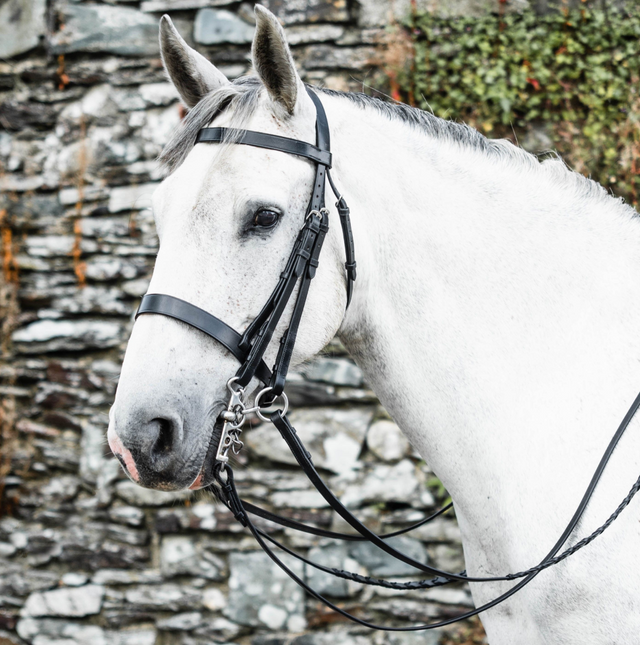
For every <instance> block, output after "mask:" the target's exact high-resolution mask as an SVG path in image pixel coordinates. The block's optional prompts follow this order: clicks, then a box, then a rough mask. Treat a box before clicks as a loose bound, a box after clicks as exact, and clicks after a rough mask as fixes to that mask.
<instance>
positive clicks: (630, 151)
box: [390, 8, 640, 202]
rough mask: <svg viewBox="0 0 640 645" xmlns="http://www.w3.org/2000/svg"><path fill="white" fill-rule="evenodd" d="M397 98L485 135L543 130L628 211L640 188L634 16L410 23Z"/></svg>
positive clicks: (527, 15)
mask: <svg viewBox="0 0 640 645" xmlns="http://www.w3.org/2000/svg"><path fill="white" fill-rule="evenodd" d="M404 28H405V29H404V37H405V38H406V37H407V36H408V37H409V38H410V40H411V44H412V46H413V47H412V51H413V56H412V57H411V60H410V64H409V65H403V66H401V68H400V69H396V70H393V69H392V70H391V73H390V78H391V80H392V85H394V84H395V85H396V87H395V89H396V90H398V92H397V93H398V94H399V96H400V97H401V98H402V99H404V100H406V101H408V102H411V103H414V104H417V105H418V106H419V107H421V108H423V109H427V110H433V112H434V113H435V114H436V115H437V116H441V117H444V118H450V119H454V120H464V121H466V122H468V123H470V124H471V125H474V126H476V127H478V128H479V129H480V130H481V131H483V132H485V133H486V134H489V135H492V136H495V135H498V136H500V135H502V136H505V135H509V134H510V133H511V132H514V133H517V134H518V136H521V135H522V136H524V135H526V132H527V130H529V129H530V128H531V126H532V125H539V124H540V123H544V124H546V126H547V131H548V133H549V134H550V136H551V138H552V141H553V144H554V146H555V147H556V148H558V149H559V151H560V152H561V153H562V154H563V155H564V156H565V157H567V160H568V161H569V163H570V164H571V165H573V166H574V168H575V169H576V170H579V171H581V172H585V173H590V174H592V175H593V177H594V178H595V179H597V180H598V181H600V182H601V183H602V184H603V185H608V186H615V187H616V189H617V191H618V192H620V193H622V194H624V195H625V196H627V197H629V198H631V200H632V201H634V202H636V201H637V200H636V196H637V195H636V191H637V190H638V188H640V178H639V176H638V171H640V164H639V168H638V171H637V170H636V161H635V160H636V158H637V156H638V153H639V151H640V146H639V142H640V134H639V132H638V122H639V120H640V100H639V96H640V93H639V91H638V88H639V84H640V12H632V13H623V12H621V11H615V10H609V11H603V10H595V9H587V8H585V9H581V10H572V11H562V12H554V13H549V14H546V15H537V14H535V13H534V12H532V11H526V12H524V13H511V14H506V15H502V16H500V15H486V16H483V17H480V18H455V19H451V18H440V17H437V16H434V15H432V14H430V13H416V14H414V15H413V16H411V18H410V19H409V20H408V21H407V23H406V24H405V25H404Z"/></svg>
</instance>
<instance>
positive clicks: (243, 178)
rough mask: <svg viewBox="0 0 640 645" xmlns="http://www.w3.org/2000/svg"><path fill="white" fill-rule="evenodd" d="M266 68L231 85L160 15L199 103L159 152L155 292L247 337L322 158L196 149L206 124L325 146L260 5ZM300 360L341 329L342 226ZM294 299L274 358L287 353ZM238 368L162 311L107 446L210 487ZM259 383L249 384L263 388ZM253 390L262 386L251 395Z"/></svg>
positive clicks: (118, 406) (166, 49) (176, 77)
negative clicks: (209, 468)
mask: <svg viewBox="0 0 640 645" xmlns="http://www.w3.org/2000/svg"><path fill="white" fill-rule="evenodd" d="M256 19H257V25H256V31H255V36H254V40H253V45H252V61H253V67H254V70H255V74H256V75H255V76H250V77H244V78H240V79H237V80H236V81H234V82H230V81H229V80H228V79H227V78H226V77H225V76H224V75H223V74H222V73H221V72H220V71H219V70H218V69H217V68H216V67H215V66H214V65H212V64H211V63H210V62H209V61H207V60H206V59H205V58H204V57H203V56H201V55H200V54H198V53H197V52H196V51H194V50H193V49H191V48H190V47H189V46H188V45H187V44H186V43H185V42H184V40H183V39H182V38H181V37H180V35H179V34H178V32H177V31H176V29H175V27H174V26H173V24H172V23H171V20H170V19H169V18H168V17H167V16H164V17H163V18H162V20H161V23H160V48H161V53H162V59H163V62H164V65H165V68H166V71H167V73H168V75H169V77H170V79H171V81H172V82H173V84H174V85H175V87H176V89H177V91H178V92H179V94H180V96H181V97H182V100H183V101H184V103H185V104H186V105H187V107H188V108H189V112H188V114H187V116H186V118H185V119H184V121H183V123H182V125H181V126H180V128H179V130H178V132H177V133H176V134H175V135H174V137H173V139H172V140H171V141H170V142H169V144H168V145H167V147H166V148H165V150H164V152H163V155H162V158H161V160H162V161H163V162H164V164H165V166H166V167H167V168H168V170H169V171H170V174H168V176H167V177H166V178H165V179H164V181H163V182H162V183H161V184H160V186H159V187H158V188H157V190H156V191H155V194H154V197H153V213H154V218H155V223H156V227H157V233H158V238H159V252H158V256H157V260H156V264H155V267H154V271H153V276H152V279H151V283H150V286H149V293H161V294H168V295H170V296H173V297H175V298H180V299H182V300H185V301H187V302H189V303H193V304H194V305H196V306H198V307H200V308H201V309H204V310H206V311H208V312H211V313H213V314H215V315H216V316H217V317H219V318H220V319H222V320H223V321H225V322H226V323H227V324H228V325H230V326H231V327H233V328H234V329H236V330H238V331H239V332H242V331H243V330H245V329H246V328H247V326H248V325H249V324H250V323H251V321H252V320H253V319H254V318H255V317H256V316H257V314H258V313H259V312H260V310H261V308H262V306H263V305H264V303H265V301H266V300H267V298H268V297H269V295H270V294H271V292H272V290H273V289H274V287H275V285H276V284H277V282H278V279H279V276H280V274H281V272H282V271H283V268H284V266H285V264H286V262H287V259H288V256H289V254H290V251H291V248H292V245H293V243H294V240H295V239H296V235H297V233H298V231H299V230H300V228H301V227H302V225H303V223H304V221H305V215H306V208H307V204H308V202H309V196H310V194H311V191H312V186H313V182H314V176H315V175H314V164H313V163H311V162H309V161H308V160H306V159H304V158H302V157H298V156H293V155H289V154H284V153H282V152H279V151H275V150H267V149H260V148H256V147H250V146H235V145H230V144H229V143H221V144H217V145H210V144H206V143H199V144H197V145H194V142H195V139H196V135H197V133H198V131H199V130H200V129H202V128H203V127H207V126H216V127H227V128H239V127H242V128H245V129H250V130H254V131H257V132H263V133H268V134H274V135H279V136H285V137H289V138H292V139H297V140H302V141H306V142H309V143H315V123H316V110H315V107H314V105H313V102H312V100H311V99H310V97H309V95H308V94H307V92H306V90H305V86H304V85H303V83H302V81H301V80H300V77H299V75H298V73H297V72H296V69H295V65H294V62H293V58H292V56H291V52H290V50H289V47H288V45H287V43H286V39H285V35H284V32H283V29H282V27H281V26H280V24H279V23H278V20H277V19H276V18H275V16H274V15H273V14H271V13H270V12H269V11H267V10H266V9H264V8H263V7H261V6H257V7H256ZM322 257H323V261H322V263H321V264H320V267H319V269H318V272H317V277H316V278H315V280H314V281H313V286H312V288H311V289H310V293H309V296H308V299H307V303H306V306H305V310H304V316H303V318H302V321H301V325H300V329H299V333H298V337H297V342H296V345H295V351H294V354H293V359H292V363H293V364H295V363H299V362H301V361H304V360H306V359H308V358H310V357H312V356H313V355H315V354H316V353H318V352H319V351H320V350H321V349H322V348H323V347H324V346H325V345H326V343H327V342H328V341H329V340H330V339H331V338H332V337H333V336H334V335H335V333H336V332H337V330H338V329H339V327H340V324H341V322H342V319H343V316H344V312H345V305H346V294H345V279H344V269H343V263H344V250H343V248H342V242H341V237H340V231H339V229H337V228H336V227H333V228H331V229H330V230H329V233H328V234H327V239H326V242H325V244H324V251H323V254H322ZM293 302H294V299H293V298H292V299H291V300H290V302H289V304H288V307H287V310H285V312H284V314H283V316H282V318H281V320H280V323H279V324H278V327H277V328H276V331H275V333H274V336H273V339H274V340H273V341H272V342H271V344H270V346H269V347H268V349H267V352H266V353H265V356H264V359H265V361H266V362H267V364H270V363H271V362H272V361H273V359H274V357H275V356H276V354H277V349H278V348H277V345H278V342H277V340H278V339H279V338H280V337H281V336H282V334H283V332H284V331H285V329H286V321H287V320H288V319H289V317H290V313H291V309H292V307H293ZM237 367H238V364H237V361H236V359H235V358H234V357H233V356H232V355H231V353H230V352H228V351H227V350H226V349H225V348H224V347H223V346H222V345H221V344H220V343H218V342H216V340H214V339H213V338H210V337H207V336H206V335H205V334H203V333H202V332H200V331H198V330H197V329H194V328H193V327H190V326H189V325H186V324H184V323H183V322H180V321H178V320H173V319H170V318H167V317H164V316H140V317H139V318H138V320H137V321H136V323H135V325H134V327H133V332H132V334H131V338H130V340H129V344H128V347H127V351H126V355H125V359H124V363H123V366H122V373H121V376H120V381H119V384H118V389H117V393H116V398H115V403H114V405H113V407H112V409H111V413H110V423H109V431H108V439H109V445H110V446H111V449H112V451H113V452H114V454H115V455H116V456H117V457H118V458H119V460H120V461H121V463H122V465H123V467H124V469H125V470H126V472H127V474H128V475H129V476H130V477H131V478H132V479H133V480H134V481H136V482H137V483H138V484H140V485H142V486H145V487H149V488H158V489H162V490H178V489H183V488H187V487H191V488H197V487H201V486H205V485H207V483H209V482H208V481H206V476H203V473H204V471H205V468H204V467H205V465H206V464H205V461H207V460H208V459H209V457H207V455H208V454H209V453H210V451H209V446H210V442H211V438H212V435H213V433H214V428H215V427H216V423H217V420H218V418H219V416H220V413H221V411H222V410H223V409H224V407H225V405H226V400H227V398H228V392H227V388H226V385H227V382H228V381H229V379H230V377H232V376H233V375H234V373H235V372H236V370H237ZM257 384H258V383H257V381H256V380H255V379H254V380H253V381H252V382H251V385H250V386H249V388H248V390H255V389H256V388H257ZM248 393H250V392H248Z"/></svg>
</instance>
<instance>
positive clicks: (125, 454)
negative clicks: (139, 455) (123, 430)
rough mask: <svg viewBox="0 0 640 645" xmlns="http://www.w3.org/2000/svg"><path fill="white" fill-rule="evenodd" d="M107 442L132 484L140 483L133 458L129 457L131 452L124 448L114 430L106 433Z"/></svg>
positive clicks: (110, 429)
mask: <svg viewBox="0 0 640 645" xmlns="http://www.w3.org/2000/svg"><path fill="white" fill-rule="evenodd" d="M107 440H108V441H109V448H111V452H112V453H113V454H114V455H116V456H117V457H120V458H121V459H122V461H123V462H124V465H125V468H126V469H127V472H128V473H129V476H130V477H131V479H133V481H134V482H136V483H138V482H139V481H140V475H139V474H138V469H137V468H136V464H135V461H134V460H133V456H132V455H131V452H130V451H129V450H128V449H127V448H125V447H124V445H123V444H122V441H120V437H118V435H117V434H116V432H115V430H113V429H112V428H109V430H108V432H107Z"/></svg>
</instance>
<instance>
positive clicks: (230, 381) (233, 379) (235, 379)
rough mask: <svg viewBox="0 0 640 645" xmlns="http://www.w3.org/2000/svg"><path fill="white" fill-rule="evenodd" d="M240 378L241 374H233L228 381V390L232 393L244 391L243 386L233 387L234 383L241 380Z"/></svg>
mask: <svg viewBox="0 0 640 645" xmlns="http://www.w3.org/2000/svg"><path fill="white" fill-rule="evenodd" d="M239 380H240V377H239V376H233V377H231V378H230V379H229V380H228V381H227V390H229V392H231V394H237V393H238V392H242V391H244V388H243V387H240V386H239V387H238V389H237V390H234V389H233V387H232V386H233V385H234V383H235V382H236V381H239Z"/></svg>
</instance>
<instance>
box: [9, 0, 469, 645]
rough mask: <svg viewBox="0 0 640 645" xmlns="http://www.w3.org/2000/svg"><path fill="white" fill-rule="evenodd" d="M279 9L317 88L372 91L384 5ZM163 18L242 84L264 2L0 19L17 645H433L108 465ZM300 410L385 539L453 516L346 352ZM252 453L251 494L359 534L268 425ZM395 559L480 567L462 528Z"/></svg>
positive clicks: (442, 529) (160, 94) (464, 603)
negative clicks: (312, 594) (334, 511)
mask: <svg viewBox="0 0 640 645" xmlns="http://www.w3.org/2000/svg"><path fill="white" fill-rule="evenodd" d="M264 4H265V5H266V6H268V7H269V8H270V9H271V10H272V11H274V12H275V13H276V14H277V15H278V16H279V17H280V18H281V19H282V21H283V22H284V23H285V25H286V27H287V33H288V36H289V39H290V42H291V45H292V46H293V49H294V55H295V57H296V59H297V61H298V62H299V66H300V69H301V73H302V75H303V77H304V79H305V80H307V81H309V82H312V83H322V84H326V85H328V86H330V87H333V88H338V89H348V88H357V89H360V88H361V87H362V82H363V80H364V79H366V78H367V77H368V75H369V74H370V73H371V71H372V69H374V68H375V62H376V60H378V58H377V43H378V42H379V38H380V36H381V34H383V33H384V26H385V24H386V23H387V22H388V20H389V11H390V3H389V2H387V1H386V0H375V1H374V0H366V1H363V2H361V3H357V2H355V1H354V0H310V1H309V2H306V1H305V0H292V1H286V2H285V1H284V0H265V2H264ZM466 6H467V8H468V6H469V5H466ZM407 7H408V2H405V3H402V2H398V3H396V5H395V10H396V11H397V12H403V11H405V10H406V8H407ZM164 12H169V13H170V14H171V15H172V17H173V19H174V22H175V24H176V25H177V26H178V28H179V29H180V31H181V32H182V34H183V35H184V36H185V38H186V39H187V40H188V41H189V42H190V43H191V44H192V45H194V46H195V47H197V48H198V49H199V50H200V51H201V52H202V53H203V54H205V55H206V56H208V57H209V58H210V59H211V60H213V61H214V62H215V63H216V64H217V65H218V66H219V67H220V69H222V71H224V72H225V73H226V74H227V75H229V76H230V77H235V76H238V75H240V74H243V73H246V72H247V71H248V67H249V64H248V50H249V43H250V39H251V36H252V30H253V27H252V10H251V6H250V4H248V3H240V2H229V1H228V0H143V1H139V0H133V1H128V0H122V1H118V0H110V1H108V2H107V1H105V2H102V3H98V2H94V3H89V2H73V1H69V2H64V1H62V0H55V1H52V0H48V1H47V0H5V1H4V2H2V3H0V58H1V59H2V62H0V232H1V243H2V252H3V256H2V257H3V266H2V283H1V284H0V308H1V309H0V314H1V317H2V348H1V349H2V352H3V354H2V363H1V364H0V375H1V377H2V383H3V384H2V390H1V392H2V407H1V408H0V432H1V435H0V440H1V443H0V447H1V454H0V498H1V505H0V644H1V645H10V644H13V645H15V644H17V643H20V644H22V643H31V644H33V645H72V644H78V645H89V644H91V645H103V644H105V645H106V644H109V645H153V644H155V645H169V644H170V645H204V644H205V643H206V644H209V643H212V642H223V643H244V644H251V645H279V644H281V643H283V644H284V643H296V645H325V644H327V645H328V644H329V643H331V645H339V644H345V645H347V644H351V643H354V644H357V645H365V644H367V643H375V644H377V645H382V644H392V643H393V644H396V645H404V644H407V645H409V644H412V643H437V642H439V640H440V638H441V637H443V634H442V633H440V632H438V633H435V632H428V633H425V634H422V635H416V634H407V635H402V634H400V635H386V634H383V633H380V632H370V631H368V630H365V629H359V628H356V627H354V626H352V625H350V624H347V623H345V622H343V621H341V620H339V619H337V618H336V616H335V615H333V614H331V613H328V612H327V611H325V610H324V609H323V608H322V607H321V606H319V605H318V604H317V603H316V602H315V601H314V600H313V599H311V598H307V597H305V596H304V594H303V593H302V592H301V590H299V589H298V588H297V587H296V586H295V585H293V583H291V582H290V581H289V580H288V579H286V578H284V577H283V575H282V574H281V573H280V571H279V570H278V569H276V568H274V566H273V565H271V564H270V562H269V561H268V560H267V558H266V556H264V555H263V554H262V553H261V552H258V551H256V544H255V543H254V541H253V540H252V539H251V538H250V536H248V535H247V534H246V533H244V532H243V531H242V530H241V529H240V527H239V526H238V525H236V524H235V522H234V521H233V519H232V518H231V517H230V516H229V514H228V513H227V512H225V511H224V509H223V508H221V507H219V506H216V505H215V504H214V503H213V501H212V499H211V498H210V497H209V496H207V495H206V494H203V493H196V494H188V493H179V494H170V493H160V492H155V491H149V490H145V489H142V488H139V487H137V486H135V485H134V484H132V483H131V482H129V481H128V480H127V479H126V478H125V477H124V476H123V473H122V472H121V470H120V468H119V466H118V464H117V462H116V460H115V459H113V458H112V457H111V455H110V453H109V450H108V447H107V446H106V441H105V432H106V427H107V414H108V410H109V406H110V404H111V401H112V399H113V395H114V391H115V387H116V383H117V379H118V373H119V365H120V362H121V359H122V354H123V351H124V347H125V344H126V340H127V338H128V335H129V332H130V328H131V324H132V314H133V312H134V310H135V308H136V304H137V302H138V299H139V297H140V296H141V295H142V294H143V293H144V292H145V290H146V285H147V282H148V279H149V276H150V272H151V270H152V266H153V261H154V256H155V253H156V248H157V240H156V236H155V232H154V226H153V221H152V218H151V216H150V211H149V210H148V204H149V196H150V195H151V193H152V191H153V189H154V187H155V186H156V185H157V183H158V181H159V180H160V174H159V170H158V167H157V165H156V162H155V159H156V156H157V155H158V153H159V152H160V150H161V149H162V146H163V144H164V143H165V142H166V141H167V138H168V136H169V133H170V132H171V131H172V130H173V129H174V128H175V127H176V125H177V124H178V123H179V120H180V118H181V114H182V110H181V107H180V105H179V102H178V99H177V96H176V93H175V91H174V90H173V88H172V86H171V85H170V84H168V83H167V82H166V79H165V76H164V74H163V71H162V67H161V63H160V59H159V55H158V49H157V25H158V19H159V17H160V15H161V14H162V13H164ZM289 392H290V397H291V400H292V404H293V407H294V412H293V413H292V414H291V419H292V421H293V422H294V424H295V425H296V427H297V428H298V431H299V432H300V434H301V435H302V437H303V439H304V440H305V442H307V445H308V446H309V447H310V449H311V451H312V452H313V454H314V456H315V459H316V463H317V464H318V465H319V466H321V467H322V468H323V469H325V472H326V473H327V476H328V478H329V482H330V484H331V486H332V487H333V489H334V490H336V491H337V492H338V493H339V494H340V495H341V496H342V499H343V500H344V501H345V502H347V503H348V504H349V505H350V506H351V507H352V508H353V509H356V510H357V512H358V514H359V516H360V517H362V518H364V520H365V521H367V522H368V524H369V525H370V526H372V527H373V528H374V529H375V530H377V531H389V530H394V529H397V528H400V527H403V526H405V525H406V524H407V523H410V522H414V521H416V520H419V519H420V518H422V517H424V516H425V514H426V513H430V512H431V511H433V509H434V508H435V507H436V506H437V505H438V504H439V503H441V502H442V501H443V500H442V494H443V493H442V491H440V490H439V489H438V487H437V484H434V483H433V482H432V481H431V482H430V479H431V477H432V475H431V474H430V472H429V469H428V467H427V466H426V465H425V464H424V463H423V462H422V461H421V460H420V459H419V458H418V457H417V455H416V454H414V453H413V452H412V450H411V448H410V446H409V445H408V444H407V442H406V440H405V439H404V438H403V436H402V435H401V434H400V433H399V431H398V429H397V427H396V426H395V425H394V424H393V423H392V422H391V421H390V420H389V419H388V417H387V415H386V413H385V411H384V410H383V409H382V407H381V406H380V405H379V403H378V402H377V400H376V398H375V396H374V395H373V393H372V392H371V391H370V390H369V389H368V388H367V385H366V383H364V382H363V379H362V375H361V373H360V371H359V370H358V368H357V367H356V366H355V365H354V364H353V363H352V361H351V360H350V359H349V358H348V357H347V356H346V355H345V353H344V351H343V350H342V349H341V347H340V346H339V343H334V344H333V345H332V346H331V347H330V348H328V350H327V353H326V355H324V356H323V357H321V358H319V359H318V360H316V361H315V362H314V363H313V364H312V365H310V366H307V367H306V368H305V370H304V371H303V372H300V373H298V374H295V375H293V376H292V378H291V385H290V388H289ZM245 436H246V444H247V447H246V450H245V451H244V452H243V453H242V455H241V456H240V458H239V462H240V467H239V468H238V470H237V473H238V474H237V478H238V480H239V486H240V488H241V489H242V491H243V495H244V497H245V498H247V499H249V500H252V501H257V502H258V503H261V504H265V505H267V506H268V507H269V508H272V509H275V510H277V511H278V512H281V513H284V514H286V515H288V516H290V517H293V518H296V519H299V520H304V521H310V522H314V523H316V524H318V525H320V526H323V527H333V528H334V529H338V530H340V529H343V528H344V527H342V526H341V525H340V524H339V523H336V521H335V520H334V519H333V518H332V516H331V514H330V513H329V511H328V510H327V509H326V507H325V505H324V504H323V503H322V501H321V500H320V498H319V495H318V494H317V493H315V491H314V490H313V489H312V488H311V486H310V484H309V482H308V481H307V480H306V479H305V477H304V476H303V475H302V474H301V473H300V471H299V470H298V469H297V468H295V467H293V462H292V459H291V458H290V457H289V456H288V455H287V453H286V451H284V450H283V449H282V446H281V444H280V442H279V441H278V438H277V437H276V436H274V433H273V431H272V430H271V429H270V428H268V427H266V426H259V425H255V426H254V428H253V429H252V430H250V431H247V432H246V435H245ZM266 528H268V530H270V531H276V528H275V527H273V526H269V527H266ZM277 534H278V535H279V537H281V538H283V539H284V540H285V541H286V542H287V543H288V544H289V545H290V546H293V547H295V548H296V549H299V550H300V551H301V552H302V553H304V554H306V555H308V556H310V557H311V558H313V559H317V560H318V561H320V562H323V563H327V564H330V565H332V566H338V567H344V568H347V569H353V570H356V571H359V572H361V573H364V574H370V575H374V576H391V577H393V578H395V579H405V578H406V577H407V576H409V575H410V574H411V571H409V570H408V569H407V568H406V567H405V566H403V565H401V564H399V563H397V562H393V561H390V560H389V559H388V558H386V557H383V556H381V555H380V553H379V552H376V551H375V549H373V548H370V547H368V546H366V545H358V544H350V545H347V546H343V545H336V544H330V543H328V542H326V541H324V540H319V539H314V538H311V537H309V536H303V535H296V534H293V533H291V532H290V531H277ZM398 543H399V544H400V545H401V547H402V548H403V549H404V550H405V551H407V552H408V553H410V554H412V555H413V556H414V557H417V558H421V559H425V558H426V559H427V561H429V562H431V563H434V564H435V565H437V566H439V567H443V568H451V569H454V570H460V569H461V568H463V563H462V558H461V548H460V545H459V535H458V530H457V526H456V524H455V521H454V520H453V519H448V518H443V519H438V520H437V521H436V522H435V523H433V524H431V525H429V526H428V527H425V528H423V529H421V530H419V531H417V532H416V534H415V535H413V536H412V537H410V538H399V539H398ZM292 566H293V568H294V570H296V571H297V572H298V574H299V575H301V576H303V577H305V578H306V579H307V580H309V581H310V582H311V583H312V584H313V585H314V586H316V587H317V588H318V589H320V590H321V591H323V592H325V593H326V594H327V595H329V596H330V597H331V598H332V599H334V600H335V601H336V602H338V603H340V604H341V605H342V606H344V607H346V608H349V609H351V610H353V611H355V612H356V613H357V614H358V615H360V616H362V617H364V618H370V619H374V620H379V621H382V622H386V623H397V622H398V620H405V621H408V622H414V621H427V620H430V619H433V618H436V617H442V616H448V615H450V614H451V613H452V612H454V611H457V610H459V609H461V608H466V607H469V606H470V597H469V594H468V592H467V591H465V590H463V589H461V588H445V589H434V590H431V591H430V592H421V593H416V592H406V593H393V594H391V593H387V592H386V591H384V590H381V589H373V590H372V589H369V590H365V591H361V590H360V589H359V588H357V587H356V586H355V585H352V584H350V583H346V582H344V581H340V580H333V579H328V578H326V577H325V576H324V575H321V574H318V573H317V572H313V571H306V570H304V569H303V568H302V567H301V566H297V565H295V564H294V565H292ZM456 642H462V641H456ZM475 642H481V641H480V640H477V641H475Z"/></svg>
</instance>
